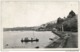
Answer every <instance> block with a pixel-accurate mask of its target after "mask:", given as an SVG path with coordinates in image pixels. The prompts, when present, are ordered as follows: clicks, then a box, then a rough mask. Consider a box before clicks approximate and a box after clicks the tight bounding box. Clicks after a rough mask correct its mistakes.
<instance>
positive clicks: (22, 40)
mask: <svg viewBox="0 0 80 52" xmlns="http://www.w3.org/2000/svg"><path fill="white" fill-rule="evenodd" d="M33 37H34V38H31V39H29V38H28V37H26V38H24V39H23V38H22V39H21V42H34V41H36V42H38V41H39V39H38V38H36V37H35V35H34V31H33Z"/></svg>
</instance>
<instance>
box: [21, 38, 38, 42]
mask: <svg viewBox="0 0 80 52" xmlns="http://www.w3.org/2000/svg"><path fill="white" fill-rule="evenodd" d="M33 41H36V42H38V41H39V39H37V38H36V39H33V38H31V40H29V39H28V38H25V39H21V42H33Z"/></svg>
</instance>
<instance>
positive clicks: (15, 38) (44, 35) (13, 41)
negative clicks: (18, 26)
mask: <svg viewBox="0 0 80 52" xmlns="http://www.w3.org/2000/svg"><path fill="white" fill-rule="evenodd" d="M3 34H4V36H3V38H4V41H3V44H4V48H35V47H36V46H39V47H41V48H44V47H45V46H47V45H48V44H49V43H50V42H51V40H49V38H54V37H56V35H55V34H53V33H52V32H51V31H5V32H4V33H3ZM25 37H28V38H29V39H31V38H34V39H35V38H38V39H39V42H26V43H22V42H21V39H22V38H25Z"/></svg>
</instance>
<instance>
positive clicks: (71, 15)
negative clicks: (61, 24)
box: [67, 10, 76, 18]
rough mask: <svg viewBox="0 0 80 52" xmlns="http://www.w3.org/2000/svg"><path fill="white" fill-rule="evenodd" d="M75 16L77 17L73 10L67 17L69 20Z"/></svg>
mask: <svg viewBox="0 0 80 52" xmlns="http://www.w3.org/2000/svg"><path fill="white" fill-rule="evenodd" d="M73 16H76V14H75V12H74V11H73V10H71V11H70V12H69V15H68V16H67V18H72V17H73Z"/></svg>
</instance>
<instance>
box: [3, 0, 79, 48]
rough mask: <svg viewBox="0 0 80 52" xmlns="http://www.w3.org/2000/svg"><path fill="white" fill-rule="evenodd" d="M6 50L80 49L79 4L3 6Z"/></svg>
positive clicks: (12, 3) (13, 3) (54, 3)
mask: <svg viewBox="0 0 80 52" xmlns="http://www.w3.org/2000/svg"><path fill="white" fill-rule="evenodd" d="M2 27H3V48H4V49H16V48H20V49H40V48H45V49H46V48H49V49H54V48H56V49H57V48H78V2H65V1H63V2H56V1H54V2H52V1H26V2H21V1H20V2H18V1H17V2H12V1H11V2H10V1H7V2H6V1H4V2H2Z"/></svg>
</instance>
